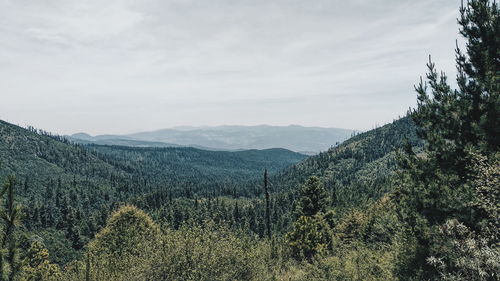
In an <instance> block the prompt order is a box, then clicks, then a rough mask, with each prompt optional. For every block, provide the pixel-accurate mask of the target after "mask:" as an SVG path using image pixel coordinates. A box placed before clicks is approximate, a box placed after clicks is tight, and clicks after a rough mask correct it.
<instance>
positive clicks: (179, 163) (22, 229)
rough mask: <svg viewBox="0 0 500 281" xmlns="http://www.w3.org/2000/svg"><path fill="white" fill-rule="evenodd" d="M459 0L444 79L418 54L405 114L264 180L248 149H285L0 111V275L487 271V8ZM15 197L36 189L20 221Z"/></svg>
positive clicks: (432, 275)
mask: <svg viewBox="0 0 500 281" xmlns="http://www.w3.org/2000/svg"><path fill="white" fill-rule="evenodd" d="M460 12H461V16H460V18H459V24H460V27H461V29H460V31H461V34H462V35H463V36H464V37H465V39H466V41H467V45H466V48H465V51H462V50H460V49H458V48H457V50H456V54H457V55H456V61H457V68H458V77H457V85H458V88H457V89H452V88H451V86H449V84H448V82H447V79H446V77H445V75H444V74H439V73H438V72H437V71H436V68H435V65H434V64H433V63H432V62H429V65H428V66H429V73H428V74H427V76H426V80H425V81H424V80H423V79H422V83H420V84H419V85H417V87H416V91H417V98H418V106H417V108H415V109H414V110H412V111H410V112H409V115H408V116H407V117H404V118H402V119H399V120H396V121H395V122H393V123H392V124H389V125H386V126H384V127H381V128H377V129H374V130H372V131H369V132H366V133H363V134H359V135H356V136H353V138H351V139H350V140H348V141H346V142H344V143H343V144H340V145H338V146H336V147H333V148H332V149H330V150H329V151H327V152H325V153H321V154H319V155H317V156H314V157H310V158H308V159H306V160H304V161H302V162H300V163H298V164H296V165H294V166H292V167H291V168H288V169H285V170H284V171H282V172H279V173H276V174H274V175H271V176H270V177H269V181H267V180H266V181H265V182H266V183H267V185H266V184H263V182H262V178H260V177H261V175H262V172H263V169H264V167H261V166H260V165H262V164H264V165H266V166H267V165H269V167H270V168H271V169H276V170H274V172H276V171H277V170H278V169H280V168H281V167H282V166H280V165H285V164H284V163H289V162H288V161H290V159H295V158H294V157H295V156H294V155H293V154H292V155H291V154H286V153H285V155H282V156H283V157H282V158H281V159H280V160H279V161H278V160H276V157H277V156H276V153H278V155H279V154H280V152H279V151H271V152H269V151H268V152H267V153H271V154H272V155H268V157H269V158H265V157H264V158H259V157H261V156H259V155H258V153H257V152H255V151H253V152H244V153H243V154H245V155H241V154H239V155H237V156H235V155H236V154H217V153H214V152H203V151H199V150H190V149H180V150H179V149H174V150H169V149H154V148H153V149H134V148H123V147H118V148H117V147H101V146H92V147H83V146H78V145H72V144H69V143H66V142H65V141H62V140H58V139H57V138H54V137H50V136H46V134H41V135H40V134H38V133H37V134H35V133H33V130H31V132H30V131H26V130H23V129H21V128H19V127H15V126H10V125H8V124H5V123H1V124H0V125H1V126H0V136H1V142H0V153H1V154H0V155H2V157H3V162H4V166H3V167H4V168H2V170H1V176H2V177H5V178H6V182H5V184H4V189H3V191H4V192H2V193H0V194H2V195H3V197H2V203H3V208H2V218H3V221H2V228H1V229H2V232H1V238H2V239H1V240H0V241H3V242H2V245H1V246H2V249H0V262H1V264H0V270H1V272H0V273H1V274H0V278H2V279H3V280H85V281H88V280H498V278H499V275H498V272H500V249H499V234H500V232H499V226H500V225H499V221H500V217H499V216H500V212H499V208H498V206H499V205H500V192H499V188H498V187H499V185H500V170H499V167H500V162H499V160H500V159H499V156H500V155H499V151H498V144H499V143H498V135H499V129H500V128H499V127H500V126H499V124H498V121H499V120H500V116H499V114H498V112H499V109H500V86H499V85H500V83H499V81H500V63H499V62H500V53H499V52H498V50H499V49H500V48H498V47H499V43H500V36H499V34H500V18H499V14H500V10H499V7H498V5H497V4H496V2H494V1H488V0H471V1H468V2H467V3H464V6H463V7H462V8H461V10H460ZM256 153H257V155H256ZM245 157H246V158H245ZM256 159H257V160H256ZM259 159H260V160H259ZM273 160H276V162H273ZM299 160H300V159H299ZM244 161H248V162H245V163H242V162H244ZM259 161H261V162H259ZM293 161H295V160H293ZM293 161H292V162H293ZM296 161H298V160H296ZM217 163H220V165H218V164H217ZM273 163H275V164H276V165H275V166H273ZM12 172H16V174H19V175H22V176H21V177H20V179H21V180H19V177H18V180H17V183H16V181H14V177H12V176H10V177H7V174H11V173H12ZM177 172H178V174H177ZM254 173H255V174H254ZM26 175H30V177H26ZM207 175H208V176H207ZM249 175H250V176H249ZM251 175H256V176H255V177H252V176H251ZM247 176H248V177H247ZM265 186H267V187H268V189H264V187H265ZM268 192H269V193H268ZM15 194H19V196H17V197H16V196H15ZM15 198H18V199H19V202H20V203H22V204H25V205H26V204H27V203H28V202H34V203H35V204H34V205H33V207H30V208H26V207H25V209H24V210H25V214H26V215H25V216H24V218H23V224H19V219H20V216H18V214H19V211H18V210H19V208H17V207H16V203H15V202H16V199H15ZM268 198H269V200H267V199H268ZM130 204H133V205H135V206H133V205H130ZM141 209H142V210H141ZM268 218H269V223H267V222H268V221H267V219H268ZM269 228H270V229H271V231H268V229H269ZM266 234H267V235H266ZM269 234H271V235H269ZM47 248H49V250H50V251H48V250H47ZM49 253H50V254H49Z"/></svg>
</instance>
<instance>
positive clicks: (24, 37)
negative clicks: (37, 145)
mask: <svg viewBox="0 0 500 281" xmlns="http://www.w3.org/2000/svg"><path fill="white" fill-rule="evenodd" d="M459 5H460V0H419V1H415V0H370V1H366V0H349V1H345V0H310V1H304V0H210V1H207V0H198V1H194V0H136V1H132V0H88V1H86V0H0V42H1V44H0V119H2V120H6V121H8V122H11V123H14V124H18V125H21V126H26V125H32V126H35V127H37V128H41V129H44V130H47V131H51V132H54V133H58V134H71V133H76V132H87V133H90V134H93V135H95V134H126V133H132V132H138V131H149V130H154V129H161V128H167V127H174V126H183V125H193V126H201V125H204V126H215V125H257V124H269V125H290V124H298V125H303V126H319V127H337V128H348V129H357V130H368V129H371V128H373V127H375V126H379V125H383V124H385V123H387V122H390V121H392V120H393V119H395V118H398V116H400V115H404V114H405V112H406V111H407V110H408V108H410V107H412V106H414V105H415V103H416V94H415V93H414V89H413V86H414V85H415V84H416V83H417V82H418V81H419V79H420V76H421V75H424V74H425V72H426V66H425V64H426V63H427V61H428V56H429V55H430V54H431V55H432V58H433V60H434V61H435V62H436V64H437V67H438V69H440V70H443V71H446V72H447V73H448V75H449V76H451V77H453V76H454V73H455V66H454V61H453V59H454V53H453V51H454V48H455V40H456V39H457V38H458V37H459V35H458V26H457V24H456V18H457V17H458V7H459Z"/></svg>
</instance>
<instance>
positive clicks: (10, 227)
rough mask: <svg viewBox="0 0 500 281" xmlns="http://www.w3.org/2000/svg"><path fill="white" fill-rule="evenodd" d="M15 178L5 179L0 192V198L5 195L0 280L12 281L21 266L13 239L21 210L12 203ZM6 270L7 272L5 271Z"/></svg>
mask: <svg viewBox="0 0 500 281" xmlns="http://www.w3.org/2000/svg"><path fill="white" fill-rule="evenodd" d="M15 185H16V178H15V177H14V176H13V175H10V176H8V177H7V181H6V183H5V185H4V188H3V189H2V191H1V192H0V196H3V195H4V194H6V195H7V196H6V197H7V198H6V200H5V205H4V209H3V210H2V212H1V217H2V220H3V223H4V225H3V233H2V239H1V249H2V253H0V278H2V280H9V281H12V280H14V279H15V278H16V276H17V275H18V274H19V269H20V266H21V264H20V263H19V261H18V249H17V248H18V247H17V241H16V239H15V231H16V227H17V226H18V225H19V223H20V221H21V210H20V207H19V206H17V205H16V204H15V202H14V187H15ZM3 249H6V257H4V253H3ZM6 268H8V271H6V270H5V269H6Z"/></svg>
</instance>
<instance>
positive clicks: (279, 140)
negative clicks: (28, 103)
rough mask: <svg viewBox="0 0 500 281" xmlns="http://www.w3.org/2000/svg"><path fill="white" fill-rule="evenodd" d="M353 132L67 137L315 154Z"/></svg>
mask: <svg viewBox="0 0 500 281" xmlns="http://www.w3.org/2000/svg"><path fill="white" fill-rule="evenodd" d="M355 132H356V131H354V130H348V129H338V128H320V127H303V126H298V125H290V126H269V125H259V126H217V127H175V128H169V129H162V130H156V131H150V132H139V133H134V134H128V135H98V136H90V135H88V134H86V133H78V134H73V135H71V136H69V138H70V139H72V140H73V141H76V142H80V143H95V144H101V145H125V146H145V147H155V146H156V147H175V146H192V147H197V148H204V149H212V150H242V149H269V148H285V149H289V150H292V151H296V152H301V153H307V154H315V153H318V152H320V151H325V150H327V149H329V148H330V147H332V146H333V145H335V144H336V143H339V142H342V141H344V140H346V139H348V138H349V137H351V136H352V135H353V134H354V133H355Z"/></svg>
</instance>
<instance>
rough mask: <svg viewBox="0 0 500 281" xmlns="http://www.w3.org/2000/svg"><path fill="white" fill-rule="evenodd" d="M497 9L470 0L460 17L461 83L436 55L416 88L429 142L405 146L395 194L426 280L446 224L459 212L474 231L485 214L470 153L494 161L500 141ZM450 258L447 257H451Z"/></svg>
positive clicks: (418, 115) (432, 274)
mask: <svg viewBox="0 0 500 281" xmlns="http://www.w3.org/2000/svg"><path fill="white" fill-rule="evenodd" d="M499 14H500V12H499V6H498V5H497V3H496V2H495V1H490V0H470V1H467V3H466V4H464V5H462V7H461V8H460V17H459V19H458V23H459V25H460V34H461V35H462V36H463V37H464V38H465V40H466V51H465V52H464V51H462V50H461V49H460V47H459V46H458V44H457V48H456V64H457V70H458V75H457V78H456V80H457V86H458V87H457V88H456V89H453V88H452V87H451V86H450V85H449V83H448V79H447V76H446V74H444V73H438V71H437V70H436V67H435V64H434V63H433V62H432V61H431V60H430V61H429V63H428V69H429V72H428V74H427V77H426V78H427V79H426V81H425V82H424V80H423V79H421V82H420V84H419V85H417V86H416V87H415V89H416V91H417V94H418V97H417V98H418V103H417V108H416V109H414V110H413V111H412V112H411V117H412V118H413V120H414V121H415V123H416V124H417V126H418V127H419V130H418V134H419V136H420V137H421V138H422V139H424V140H425V147H424V149H423V151H422V152H419V151H414V150H413V149H412V147H411V146H407V147H406V149H405V150H406V154H405V156H403V157H401V159H400V160H401V161H400V164H401V167H402V168H403V172H402V174H401V175H402V184H401V189H400V191H401V192H400V193H397V194H399V195H401V197H398V198H397V199H396V200H397V202H398V203H400V206H401V207H402V208H401V210H402V217H403V219H404V220H405V221H406V222H408V224H409V226H410V228H411V230H412V232H413V234H414V236H415V238H416V243H417V246H416V251H415V256H414V263H413V266H415V270H416V271H421V272H423V273H424V275H425V276H423V277H421V278H423V279H436V278H438V276H439V275H438V273H437V272H436V271H433V268H430V267H429V264H428V263H427V262H426V259H427V258H429V256H434V255H439V253H437V251H439V250H438V248H439V247H438V245H443V244H446V241H444V242H443V241H437V240H436V239H435V237H438V236H439V235H438V234H439V232H440V229H441V231H442V228H443V225H446V223H448V224H449V221H450V220H451V219H455V220H458V221H459V222H460V223H463V224H464V225H465V226H466V227H468V228H470V229H471V230H472V231H475V230H478V229H479V227H480V226H479V225H478V222H481V221H482V220H481V216H482V213H481V211H480V210H478V208H477V207H475V204H474V202H475V201H476V197H477V194H476V191H475V188H474V184H472V181H473V180H474V177H476V174H477V173H476V172H475V171H474V170H473V169H472V168H471V167H473V165H472V159H473V158H474V157H472V155H474V154H480V155H484V156H485V157H487V158H490V160H492V159H491V158H493V157H494V155H495V153H496V152H498V148H499V139H498V136H499V135H500V132H499V130H500V124H499V121H500V116H499V110H500V83H499V82H500V51H499V50H500V36H499V34H500V17H499ZM497 203H498V202H497ZM451 259H452V258H447V257H444V260H448V263H450V264H451V263H453V262H451V261H450V260H451ZM434 265H435V263H434ZM434 268H435V267H434ZM414 273H415V272H413V273H410V274H414Z"/></svg>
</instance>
